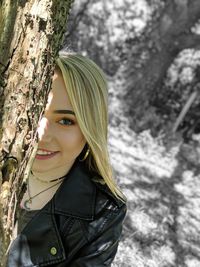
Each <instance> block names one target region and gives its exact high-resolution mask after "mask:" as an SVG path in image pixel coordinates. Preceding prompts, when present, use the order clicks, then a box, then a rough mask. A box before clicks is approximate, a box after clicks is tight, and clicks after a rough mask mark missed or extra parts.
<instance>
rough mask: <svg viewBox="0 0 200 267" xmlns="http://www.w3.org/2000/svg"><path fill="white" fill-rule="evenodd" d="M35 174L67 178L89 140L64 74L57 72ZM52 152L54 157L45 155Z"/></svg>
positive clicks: (42, 125) (41, 131) (42, 127)
mask: <svg viewBox="0 0 200 267" xmlns="http://www.w3.org/2000/svg"><path fill="white" fill-rule="evenodd" d="M38 136H39V143H38V150H37V154H36V156H35V159H34V162H33V166H32V171H33V173H35V174H42V173H43V174H46V175H47V174H48V175H50V176H51V177H52V175H53V176H54V175H55V176H56V175H64V174H66V173H67V172H68V171H69V169H70V168H71V166H72V165H73V163H74V161H75V159H76V157H77V156H78V155H79V154H80V152H81V151H82V149H83V147H84V145H85V143H86V141H85V138H84V136H83V134H82V132H81V130H80V128H79V125H78V123H77V120H76V116H75V114H74V112H73V108H72V106H71V103H70V101H69V98H68V95H67V92H66V89H65V84H64V81H63V77H62V74H61V73H60V72H58V71H56V72H55V74H54V77H53V83H52V90H51V91H50V93H49V96H48V103H47V106H46V109H45V114H44V116H43V118H42V119H41V121H40V122H39V127H38ZM45 151H46V152H48V153H50V154H48V155H44V153H45Z"/></svg>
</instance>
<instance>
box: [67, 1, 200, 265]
mask: <svg viewBox="0 0 200 267" xmlns="http://www.w3.org/2000/svg"><path fill="white" fill-rule="evenodd" d="M165 2H166V1H160V0H151V1H150V0H149V1H146V0H135V1H134V0H125V1H116V0H110V1H99V0H93V1H91V0H88V1H85V0H84V1H83V0H82V1H77V2H75V5H74V10H72V11H73V12H72V17H71V25H69V27H68V31H67V32H66V44H67V46H68V48H69V49H73V50H76V51H79V52H81V53H83V54H85V55H89V56H90V57H91V58H93V59H94V60H95V61H96V62H97V63H98V64H99V65H100V66H101V67H102V68H103V69H104V71H105V73H106V74H107V77H108V83H109V116H110V125H109V149H110V154H111V158H112V163H113V167H114V170H115V172H116V177H117V179H118V182H119V184H120V186H121V188H122V189H123V191H124V193H125V194H126V196H127V198H128V214H127V217H126V219H125V225H124V229H123V236H122V240H121V243H120V246H119V249H118V253H117V256H116V259H115V261H114V263H113V267H122V266H123V267H136V266H137V267H154V266H155V267H199V266H200V212H199V206H200V172H199V163H200V134H199V130H200V129H199V120H200V119H199V118H200V117H199V105H200V97H199V94H197V96H196V98H195V101H194V102H193V103H192V105H191V106H190V108H189V110H188V111H187V112H186V115H185V116H184V119H183V120H182V121H181V122H180V124H179V127H178V129H177V131H176V132H175V133H173V132H172V129H173V126H174V123H175V122H176V120H177V118H178V116H179V114H180V112H181V110H182V109H183V107H184V106H185V104H186V103H187V101H188V98H189V97H190V95H191V94H192V92H194V91H197V92H199V65H200V50H199V49H200V48H199V47H198V45H197V46H196V47H195V48H193V49H184V50H183V51H181V52H180V53H178V55H177V57H175V58H174V60H173V62H172V64H171V65H170V67H169V69H168V70H167V72H166V75H165V76H164V79H163V83H162V86H161V87H160V88H157V89H156V90H155V91H154V92H153V94H152V98H151V101H149V102H148V105H147V106H145V105H140V106H139V107H137V110H135V111H136V112H137V113H141V114H143V115H142V116H141V118H138V117H137V118H134V119H133V115H131V116H132V117H130V116H128V115H127V113H126V112H125V111H126V105H127V104H126V101H125V99H124V96H125V95H126V90H127V75H126V74H127V73H128V69H127V66H129V68H130V57H131V58H132V59H133V60H132V64H133V65H132V69H134V71H137V70H139V69H140V68H141V66H142V65H143V64H145V62H146V59H147V58H148V51H147V50H145V49H144V45H143V42H144V40H145V38H146V36H148V35H149V34H150V33H151V30H152V28H151V27H152V25H155V23H154V22H155V21H156V20H157V19H158V18H159V16H160V14H161V12H162V11H163V8H164V6H165ZM175 2H181V1H178V0H176V1H175ZM182 3H183V4H184V3H185V0H184V1H182ZM74 19H75V22H76V23H73V21H74ZM192 31H194V32H195V33H197V34H199V25H198V23H197V24H196V25H194V27H193V29H192ZM69 40H70V42H71V43H70V44H69ZM150 48H151V47H150ZM138 55H139V56H138ZM144 79H145V77H144ZM139 93H140V92H139ZM129 103H130V102H129ZM130 121H131V124H130ZM133 124H134V125H133Z"/></svg>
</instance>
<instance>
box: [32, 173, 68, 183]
mask: <svg viewBox="0 0 200 267" xmlns="http://www.w3.org/2000/svg"><path fill="white" fill-rule="evenodd" d="M31 174H32V175H33V177H34V178H35V179H36V180H38V181H40V182H42V183H45V184H49V183H52V182H56V181H59V180H61V179H64V178H65V176H66V174H65V175H64V176H62V177H60V178H57V179H52V180H50V181H44V180H42V179H40V178H38V177H37V176H35V175H34V174H33V172H32V170H31Z"/></svg>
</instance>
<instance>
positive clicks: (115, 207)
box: [92, 177, 127, 215]
mask: <svg viewBox="0 0 200 267" xmlns="http://www.w3.org/2000/svg"><path fill="white" fill-rule="evenodd" d="M92 182H93V183H94V185H95V187H96V203H95V215H98V214H99V213H102V212H106V213H110V212H115V213H117V212H119V211H121V213H126V211H127V205H126V202H123V201H122V200H121V199H119V198H117V197H116V196H115V195H114V194H113V193H112V192H111V190H110V189H109V187H108V186H107V184H106V183H105V182H104V180H103V179H101V178H97V177H94V178H93V179H92Z"/></svg>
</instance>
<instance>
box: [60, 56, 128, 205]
mask: <svg viewBox="0 0 200 267" xmlns="http://www.w3.org/2000/svg"><path fill="white" fill-rule="evenodd" d="M56 65H57V67H59V69H60V70H61V73H62V76H63V79H64V83H65V87H66V90H67V93H68V96H69V100H70V102H71V105H72V107H73V109H74V112H75V114H76V119H77V121H78V124H79V127H80V129H81V131H82V133H83V135H84V137H85V139H86V142H87V145H88V147H89V149H90V153H89V156H88V157H87V159H86V160H87V164H88V166H89V168H90V170H93V171H96V172H97V173H98V174H99V175H100V176H101V177H102V178H103V181H104V182H105V183H106V184H107V186H108V187H109V188H110V190H111V192H112V193H113V194H114V195H115V196H116V197H117V198H118V199H121V200H122V201H123V202H125V201H126V197H125V196H124V194H123V193H122V191H121V190H120V189H119V188H118V186H117V184H116V182H115V180H114V175H113V169H112V167H111V164H110V158H109V153H108V143H107V134H108V133H107V127H108V90H107V82H106V78H105V75H104V73H103V71H102V70H101V69H100V68H99V67H98V66H97V65H96V64H95V63H94V62H93V61H92V60H90V59H89V58H87V57H84V56H82V55H79V54H75V53H68V52H67V53H66V52H60V54H59V57H58V58H57V59H56Z"/></svg>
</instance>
